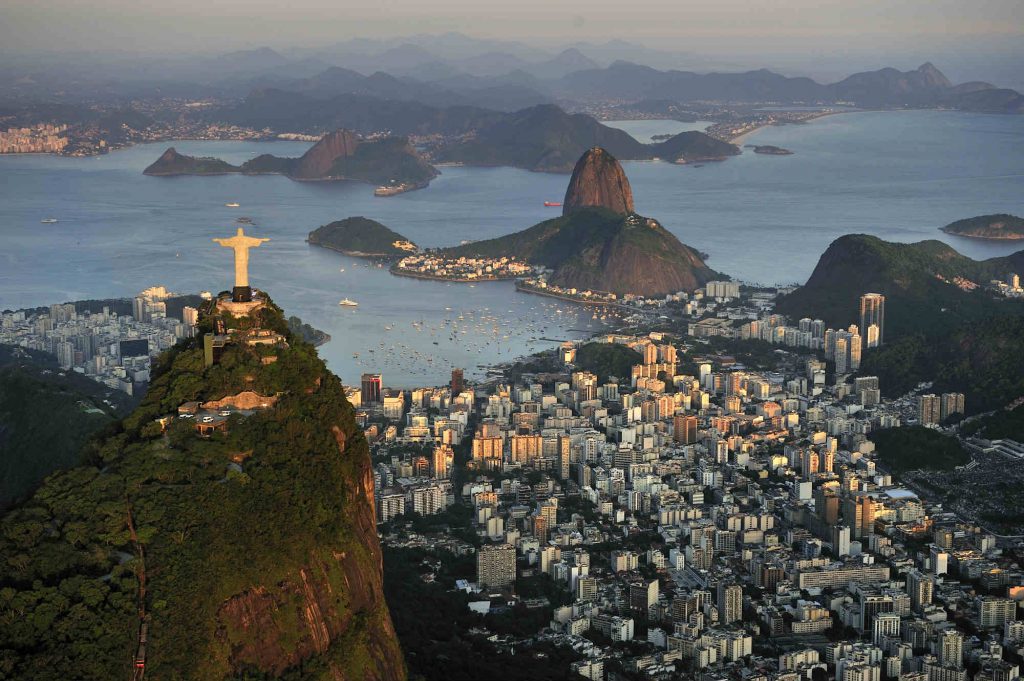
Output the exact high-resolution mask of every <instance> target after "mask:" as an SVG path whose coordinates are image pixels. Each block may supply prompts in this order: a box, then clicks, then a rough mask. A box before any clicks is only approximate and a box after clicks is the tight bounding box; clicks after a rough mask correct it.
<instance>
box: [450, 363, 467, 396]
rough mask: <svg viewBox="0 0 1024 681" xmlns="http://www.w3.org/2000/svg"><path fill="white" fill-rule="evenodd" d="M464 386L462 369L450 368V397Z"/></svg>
mask: <svg viewBox="0 0 1024 681" xmlns="http://www.w3.org/2000/svg"><path fill="white" fill-rule="evenodd" d="M465 387H466V382H465V380H464V378H463V374H462V369H452V383H451V389H452V397H454V396H455V395H458V394H459V393H461V392H462V391H463V390H464V389H465Z"/></svg>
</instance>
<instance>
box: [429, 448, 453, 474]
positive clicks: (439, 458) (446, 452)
mask: <svg viewBox="0 0 1024 681" xmlns="http://www.w3.org/2000/svg"><path fill="white" fill-rule="evenodd" d="M454 457H455V452H453V451H452V448H451V447H450V446H448V445H440V446H438V447H435V448H434V456H433V461H432V462H431V468H432V469H433V470H432V473H433V475H434V477H435V478H437V479H438V480H442V479H444V478H447V477H448V475H449V470H450V469H449V463H448V462H449V461H452V460H454Z"/></svg>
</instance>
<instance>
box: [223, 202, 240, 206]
mask: <svg viewBox="0 0 1024 681" xmlns="http://www.w3.org/2000/svg"><path fill="white" fill-rule="evenodd" d="M240 205H241V204H239V203H235V202H234V201H232V202H231V203H225V204H224V207H225V208H238V207H239V206H240Z"/></svg>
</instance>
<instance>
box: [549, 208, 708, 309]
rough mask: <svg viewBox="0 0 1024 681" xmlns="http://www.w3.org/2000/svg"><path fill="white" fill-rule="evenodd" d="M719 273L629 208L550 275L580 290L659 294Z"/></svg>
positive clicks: (699, 284) (696, 284) (690, 288)
mask: <svg viewBox="0 0 1024 681" xmlns="http://www.w3.org/2000/svg"><path fill="white" fill-rule="evenodd" d="M719 276H720V275H719V274H718V273H716V272H715V271H714V270H712V269H711V268H710V267H708V266H707V265H706V264H705V263H704V261H703V260H702V259H701V257H700V254H698V253H697V251H696V250H694V249H693V248H690V247H689V246H687V245H686V244H684V243H682V242H680V241H679V239H677V238H676V237H675V235H674V234H672V233H671V232H669V231H668V230H667V229H665V228H664V227H662V226H661V224H660V223H659V222H658V221H657V220H654V219H652V218H645V217H643V216H640V215H637V214H636V213H632V214H630V215H628V216H626V217H625V218H622V219H620V220H618V221H617V223H616V224H615V225H614V226H613V228H612V229H610V230H609V231H608V233H607V234H606V235H605V236H604V237H603V238H602V239H600V240H595V241H593V242H591V243H588V244H584V245H583V246H582V248H581V250H580V251H579V253H578V254H576V255H575V256H573V257H571V258H569V259H568V260H566V261H565V262H564V263H562V264H561V265H560V266H559V267H558V268H556V269H555V271H554V273H553V274H552V275H551V278H550V281H551V283H553V284H556V285H558V286H562V287H566V288H568V287H571V288H576V289H579V290H592V291H607V292H610V293H615V294H618V295H624V294H627V293H632V294H636V295H643V296H650V297H656V296H663V295H665V294H667V293H676V292H678V291H693V290H695V289H698V288H700V287H702V286H704V284H706V283H707V282H709V281H711V280H712V279H716V278H718V277H719Z"/></svg>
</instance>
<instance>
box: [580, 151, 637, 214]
mask: <svg viewBox="0 0 1024 681" xmlns="http://www.w3.org/2000/svg"><path fill="white" fill-rule="evenodd" d="M584 207H600V208H605V209H607V210H610V211H612V212H613V213H622V214H625V213H632V212H633V190H632V189H631V188H630V186H629V180H628V179H627V178H626V173H625V172H624V171H623V170H622V166H621V165H619V162H618V161H617V160H615V157H614V156H612V155H611V154H609V153H608V152H607V151H605V150H604V149H602V148H601V147H593V148H592V149H590V150H589V151H587V152H586V153H585V154H583V156H581V157H580V160H579V161H577V162H576V167H575V168H573V171H572V178H570V180H569V187H568V188H567V189H566V190H565V200H564V201H563V202H562V215H568V214H569V213H572V212H573V211H575V210H579V209H580V208H584Z"/></svg>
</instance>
